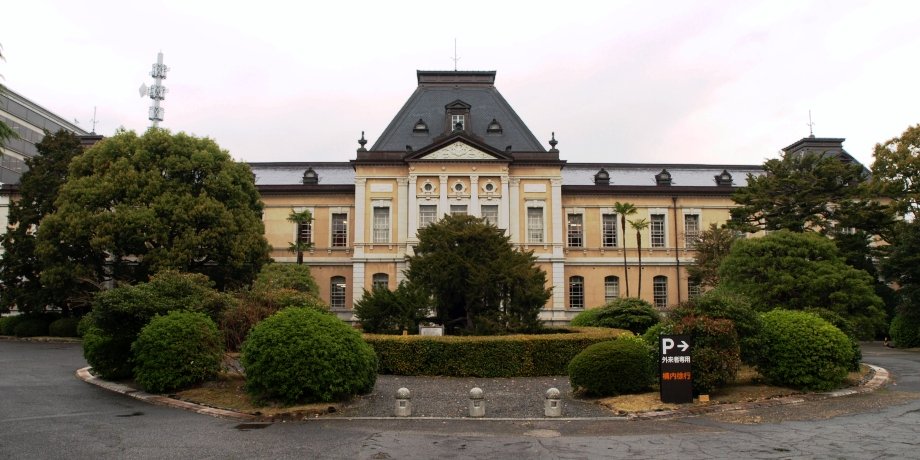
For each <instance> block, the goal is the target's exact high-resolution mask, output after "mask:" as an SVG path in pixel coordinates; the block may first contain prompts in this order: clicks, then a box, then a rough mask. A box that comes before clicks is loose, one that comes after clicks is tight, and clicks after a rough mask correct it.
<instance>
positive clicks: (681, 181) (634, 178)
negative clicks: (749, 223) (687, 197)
mask: <svg viewBox="0 0 920 460" xmlns="http://www.w3.org/2000/svg"><path fill="white" fill-rule="evenodd" d="M601 168H604V169H606V170H607V173H609V174H610V185H650V186H653V185H655V175H656V174H658V173H660V172H661V170H662V169H667V170H668V172H669V173H671V185H675V186H702V187H705V186H716V182H715V176H717V175H719V174H721V173H722V171H723V170H726V171H728V173H729V174H731V175H732V182H733V185H734V186H736V187H743V186H746V185H747V175H748V173H751V174H754V175H755V176H759V175H761V174H763V168H762V167H761V166H759V165H692V164H691V165H681V164H635V163H568V164H566V165H565V167H564V168H562V185H594V175H595V174H597V172H598V171H599V170H600V169H601Z"/></svg>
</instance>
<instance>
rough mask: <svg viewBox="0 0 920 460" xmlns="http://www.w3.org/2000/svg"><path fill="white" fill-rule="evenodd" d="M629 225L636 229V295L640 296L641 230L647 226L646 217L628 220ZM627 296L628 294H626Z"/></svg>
mask: <svg viewBox="0 0 920 460" xmlns="http://www.w3.org/2000/svg"><path fill="white" fill-rule="evenodd" d="M629 226H630V227H632V228H633V230H635V231H636V248H638V251H637V252H638V253H639V293H638V294H637V295H636V297H639V298H640V299H641V298H642V230H645V229H647V228H648V219H646V218H642V219H638V220H631V221H629ZM626 295H627V296H629V294H628V293H627V294H626Z"/></svg>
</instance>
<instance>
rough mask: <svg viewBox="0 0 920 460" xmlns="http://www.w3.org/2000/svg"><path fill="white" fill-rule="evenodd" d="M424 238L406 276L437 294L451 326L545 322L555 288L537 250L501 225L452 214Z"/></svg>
mask: <svg viewBox="0 0 920 460" xmlns="http://www.w3.org/2000/svg"><path fill="white" fill-rule="evenodd" d="M418 238H419V243H418V245H417V246H416V247H415V255H414V256H411V257H409V269H408V270H407V271H406V276H407V279H408V280H409V282H410V283H413V284H414V285H415V286H417V287H418V288H420V289H422V290H424V292H425V293H426V294H428V295H429V296H430V297H431V298H432V299H433V302H434V309H435V312H436V317H437V320H438V321H440V322H441V323H442V324H444V325H445V328H446V329H447V330H448V331H451V332H455V331H457V330H458V329H463V330H466V331H471V332H472V331H475V332H505V331H518V330H531V329H536V328H538V327H539V325H540V321H539V319H538V314H539V312H540V309H541V308H542V307H543V306H544V305H545V304H546V301H547V300H548V299H549V298H550V295H551V292H552V291H551V290H550V289H548V288H547V287H546V273H545V272H544V271H543V270H541V269H540V268H539V267H537V266H536V265H535V264H534V261H535V258H534V256H533V253H532V252H526V251H521V250H516V249H515V248H514V247H513V245H512V244H511V242H510V239H509V237H507V236H504V235H503V234H502V231H501V230H499V229H498V228H496V227H495V226H494V225H490V224H488V223H486V222H485V221H483V220H482V219H478V218H476V217H472V216H446V217H444V219H442V220H440V221H438V222H435V223H433V224H431V225H428V226H427V227H425V228H423V229H422V230H419V232H418Z"/></svg>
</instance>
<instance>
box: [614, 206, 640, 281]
mask: <svg viewBox="0 0 920 460" xmlns="http://www.w3.org/2000/svg"><path fill="white" fill-rule="evenodd" d="M613 209H614V211H616V213H617V214H619V215H620V228H621V229H623V230H622V232H623V276H624V277H625V278H626V297H629V269H627V268H626V216H628V215H630V214H635V213H636V206H635V205H633V204H632V203H620V202H619V201H617V202H616V203H614V204H613Z"/></svg>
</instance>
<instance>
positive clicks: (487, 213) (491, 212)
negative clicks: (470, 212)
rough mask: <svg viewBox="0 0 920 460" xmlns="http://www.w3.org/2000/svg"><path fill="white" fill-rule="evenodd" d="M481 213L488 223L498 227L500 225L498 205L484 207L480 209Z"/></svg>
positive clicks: (485, 205)
mask: <svg viewBox="0 0 920 460" xmlns="http://www.w3.org/2000/svg"><path fill="white" fill-rule="evenodd" d="M480 213H481V214H482V218H483V219H485V220H486V222H488V223H490V224H492V225H496V226H497V225H498V205H497V204H484V205H482V207H481V208H480Z"/></svg>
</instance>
